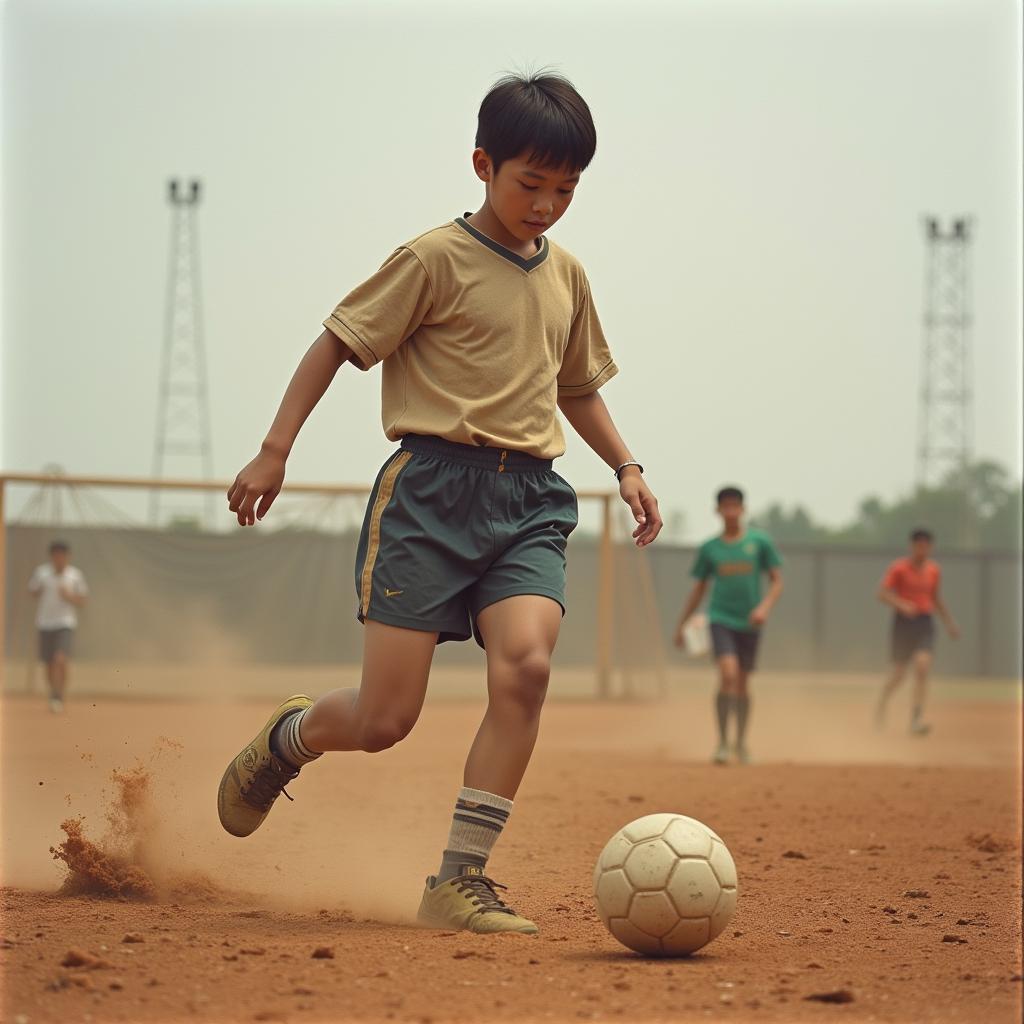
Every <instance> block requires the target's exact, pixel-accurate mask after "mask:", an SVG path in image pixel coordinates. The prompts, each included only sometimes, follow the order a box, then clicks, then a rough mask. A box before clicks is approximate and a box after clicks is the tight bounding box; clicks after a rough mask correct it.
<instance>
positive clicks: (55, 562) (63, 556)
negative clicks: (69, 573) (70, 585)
mask: <svg viewBox="0 0 1024 1024" xmlns="http://www.w3.org/2000/svg"><path fill="white" fill-rule="evenodd" d="M50 564H51V565H52V566H53V568H54V570H55V571H56V572H63V571H64V570H65V569H66V568H67V565H68V553H67V551H65V550H64V549H63V548H57V549H56V550H54V551H51V552H50Z"/></svg>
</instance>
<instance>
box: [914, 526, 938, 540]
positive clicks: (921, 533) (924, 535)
mask: <svg viewBox="0 0 1024 1024" xmlns="http://www.w3.org/2000/svg"><path fill="white" fill-rule="evenodd" d="M910 539H911V540H912V541H913V540H926V541H928V542H929V543H931V542H932V541H934V540H935V534H933V533H932V531H931V530H929V529H926V528H925V527H923V526H918V527H916V528H915V529H913V530H911V531H910Z"/></svg>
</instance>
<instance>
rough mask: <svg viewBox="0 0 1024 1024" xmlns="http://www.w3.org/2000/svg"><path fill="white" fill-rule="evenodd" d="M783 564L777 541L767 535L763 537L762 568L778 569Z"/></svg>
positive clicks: (764, 569)
mask: <svg viewBox="0 0 1024 1024" xmlns="http://www.w3.org/2000/svg"><path fill="white" fill-rule="evenodd" d="M780 565H782V556H781V555H780V554H779V549H778V548H777V547H776V546H775V541H773V540H772V539H771V537H769V536H767V535H765V536H764V537H762V538H761V569H762V570H763V571H764V572H768V570H769V569H778V568H779V566H780Z"/></svg>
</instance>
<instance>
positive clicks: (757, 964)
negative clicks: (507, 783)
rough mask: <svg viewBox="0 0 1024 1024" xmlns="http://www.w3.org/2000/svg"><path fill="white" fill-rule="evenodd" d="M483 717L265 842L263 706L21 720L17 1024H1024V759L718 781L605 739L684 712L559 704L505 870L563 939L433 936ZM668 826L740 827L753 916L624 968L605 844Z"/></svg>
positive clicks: (332, 794)
mask: <svg viewBox="0 0 1024 1024" xmlns="http://www.w3.org/2000/svg"><path fill="white" fill-rule="evenodd" d="M478 710H479V709H478V708H477V707H475V706H474V707H468V706H465V705H453V706H441V707H436V708H434V709H431V710H430V711H428V713H427V715H426V716H425V720H424V722H423V723H421V727H420V729H419V730H417V732H416V733H414V735H413V738H412V739H410V741H408V742H407V743H406V744H403V745H402V746H400V747H398V748H396V749H395V750H393V751H390V752H388V753H386V754H384V755H381V756H380V757H376V758H371V757H366V756H347V757H336V758H334V759H328V758H325V759H324V761H323V762H321V763H318V764H316V765H313V766H311V768H310V769H309V770H307V771H306V772H305V773H304V774H303V777H302V779H300V780H298V781H297V782H296V784H295V786H294V788H293V790H292V793H293V795H294V796H295V798H296V802H295V803H294V804H289V803H287V802H285V801H282V803H283V806H279V807H275V810H274V813H273V814H272V815H271V818H270V819H269V820H268V822H267V823H266V825H265V826H264V828H263V829H261V830H260V832H259V833H258V834H257V835H256V836H254V837H252V838H251V839H250V840H244V841H242V840H235V839H233V838H231V837H228V836H225V835H223V834H222V833H220V832H219V831H218V828H217V824H216V818H215V809H214V794H215V790H216V783H217V780H218V778H219V774H220V771H221V770H222V768H223V762H225V761H226V759H227V756H229V755H230V753H231V752H232V749H231V748H233V747H237V746H240V745H241V743H242V742H244V740H245V739H247V738H248V736H249V734H250V733H251V732H254V731H255V729H256V728H257V727H258V726H259V724H260V722H261V721H262V718H263V715H264V714H265V709H264V708H263V707H262V705H243V706H240V707H231V708H225V707H221V706H208V707H198V706H196V705H174V704H168V703H160V704H156V703H148V704H147V703H145V702H139V703H137V704H119V705H114V704H111V705H101V706H100V707H98V708H80V709H79V710H78V711H77V712H76V710H75V709H74V707H72V709H71V713H69V714H68V716H66V718H65V719H63V720H61V721H59V722H53V721H51V720H50V719H48V718H46V717H45V712H43V711H42V710H41V709H39V708H38V707H37V706H36V705H34V704H32V705H30V704H29V702H27V701H11V700H7V701H5V704H4V739H5V743H4V761H3V767H4V780H3V795H4V827H3V836H4V847H3V851H4V882H5V886H6V887H5V888H4V889H3V892H2V909H3V918H2V928H0V932H2V939H0V946H2V954H0V955H2V958H3V981H4V990H3V1002H2V1019H3V1020H4V1021H5V1022H8V1024H15V1022H17V1024H44V1022H49V1021H54V1022H57V1021H59V1022H61V1024H64V1022H67V1021H89V1022H104V1021H132V1022H134V1021H139V1022H143V1021H154V1022H155V1021H160V1022H170V1021H186V1020H187V1021H209V1022H218V1024H219V1022H223V1024H232V1022H236V1021H239V1022H241V1021H246V1022H248V1021H288V1022H310V1024H313V1022H328V1021H385V1020H389V1021H422V1022H433V1024H444V1022H459V1024H475V1022H480V1021H491V1020H494V1021H517V1022H523V1021H578V1020H611V1021H689V1020H694V1019H698V1018H699V1019H712V1020H722V1021H737V1022H738V1021H797V1022H804V1021H833V1020H835V1021H868V1020H873V1021H908V1022H909V1021H915V1022H917V1021H921V1022H930V1021H953V1020H957V1021H982V1020H983V1021H985V1022H986V1024H1001V1022H1006V1024H1010V1022H1016V1021H1019V1020H1020V1014H1021V988H1022V986H1021V975H1020V969H1021V968H1020V960H1021V949H1020V925H1021V914H1020V909H1021V890H1020V842H1019V825H1020V816H1019V810H1020V789H1019V769H1018V765H1017V764H1016V763H1007V764H1002V765H999V766H990V767H980V766H964V765H960V766H954V765H916V766H899V765H870V764H868V765H863V764H862V765H856V766H854V765H841V764H839V765H836V764H830V765H800V764H786V763H771V764H762V765H755V766H753V767H750V768H738V767H729V768H724V769H723V768H715V767H712V766H710V765H707V764H704V763H695V762H694V761H690V762H687V761H685V760H682V759H681V758H677V757H674V756H669V755H667V754H664V753H658V754H648V753H644V750H643V747H644V744H643V743H634V744H633V745H632V746H633V747H634V749H631V750H629V749H621V750H617V751H616V752H615V753H614V754H609V753H607V752H601V751H594V750H588V749H586V748H587V747H588V746H590V745H591V743H592V738H588V736H590V737H592V736H593V735H596V734H600V730H601V728H610V727H612V726H613V725H614V723H615V722H616V721H617V722H618V723H619V725H620V726H621V728H622V729H624V730H626V731H627V732H629V730H631V729H632V730H636V729H637V728H638V725H639V723H640V720H641V718H643V717H644V716H648V717H649V716H650V715H652V714H657V715H665V714H669V713H674V712H673V711H672V709H671V708H668V709H661V710H658V709H655V710H654V711H651V710H641V711H637V710H635V709H629V708H625V709H624V708H623V707H622V706H615V705H604V706H594V705H589V706H583V705H574V704H564V705H553V706H552V707H551V708H549V710H548V713H547V714H548V719H547V721H546V726H545V730H546V731H545V735H544V736H543V737H542V742H541V746H540V749H539V752H538V755H537V758H536V760H535V763H534V765H533V766H532V768H531V771H530V774H529V776H528V780H527V783H526V784H525V785H524V787H523V790H522V792H521V794H520V798H519V800H518V801H517V804H516V808H515V812H514V814H513V818H512V823H511V825H510V827H509V830H508V833H507V834H506V835H505V836H504V837H503V839H502V842H501V845H500V846H499V848H498V851H497V852H496V854H495V857H494V859H493V861H492V868H493V871H494V873H495V875H496V876H497V877H498V878H499V880H501V881H502V882H504V883H506V884H508V885H509V886H510V893H509V898H510V901H511V902H513V904H514V905H515V906H516V907H517V908H518V909H520V910H521V911H522V912H524V913H526V914H528V915H529V916H530V917H532V918H534V919H535V920H536V921H537V923H538V924H539V925H540V928H541V934H540V936H539V937H537V938H527V937H520V936H510V937H497V938H495V937H476V936H471V935H467V934H465V933H451V932H436V931H426V930H420V929H417V928H415V927H413V926H411V924H410V923H409V922H410V919H411V916H412V914H413V913H414V911H415V905H416V899H417V896H418V891H419V887H420V885H421V884H422V876H423V875H425V874H426V873H427V872H428V871H432V870H433V868H434V863H433V862H434V860H435V859H436V854H437V852H438V851H439V849H440V845H441V844H442V843H443V839H444V833H445V829H446V822H447V816H448V813H449V810H450V804H451V802H452V798H453V797H454V791H453V789H452V784H453V783H452V780H453V779H454V780H455V784H456V785H457V783H458V765H459V762H460V760H461V757H462V753H463V751H464V749H465V747H466V745H467V743H468V740H469V735H470V733H469V729H470V728H471V725H472V722H473V720H474V719H475V717H476V716H477V714H478ZM976 710H977V709H976ZM979 714H980V715H981V720H983V719H984V715H985V714H991V715H992V716H996V715H999V716H1004V718H1005V716H1006V715H1007V714H1009V715H1016V714H1017V709H1016V708H1015V707H1008V706H1006V705H995V704H993V705H992V706H991V708H990V709H989V711H987V712H979ZM631 716H632V717H631ZM637 716H639V717H637ZM976 717H977V716H976ZM1000 721H1001V722H1002V721H1003V719H1000ZM994 722H995V719H993V723H994ZM581 723H582V724H581ZM1004 724H1005V723H1004ZM583 727H586V730H589V731H588V732H587V733H586V734H581V733H579V732H578V730H579V729H580V728H583ZM160 735H163V736H165V737H170V738H171V740H173V741H174V743H175V744H177V743H178V742H179V741H180V742H181V743H182V744H183V745H184V746H183V749H182V750H176V749H173V745H172V744H168V743H167V742H166V741H164V742H163V744H162V745H161V744H158V742H157V738H158V737H159V736H160ZM452 737H456V740H455V742H453V741H452ZM690 754H691V756H693V757H695V756H696V752H695V751H691V752H690ZM115 768H116V769H118V771H119V772H120V775H119V776H118V777H117V778H112V776H111V772H112V771H113V769H115ZM661 810H674V811H679V812H681V813H685V814H688V815H691V816H693V817H696V818H699V819H700V820H702V821H705V822H707V823H708V824H709V825H711V827H713V828H714V829H715V830H716V831H717V832H718V833H719V834H720V835H721V836H722V837H723V839H724V840H725V841H726V843H727V844H728V845H729V847H730V849H731V851H732V853H733V856H734V858H735V860H736V863H737V866H738V869H739V874H740V899H739V905H738V909H737V912H736V915H735V917H734V919H733V921H732V923H731V924H730V926H729V927H728V928H727V930H726V931H725V933H723V935H722V936H721V937H719V938H718V939H717V940H716V941H715V942H713V943H712V944H711V945H709V946H708V947H706V948H705V949H704V950H703V951H701V952H700V953H699V954H697V955H696V956H693V957H691V958H689V959H686V960H674V961H673V960H649V959H644V958H642V957H640V956H637V955H635V954H632V953H630V952H628V951H626V950H624V949H623V948H622V947H620V946H619V945H618V944H617V943H616V942H615V941H614V940H613V939H612V938H611V937H610V936H609V935H608V934H607V933H606V932H605V931H604V929H603V927H602V925H601V923H600V921H599V920H598V919H597V918H596V915H595V913H594V908H593V903H592V898H591V893H590V877H591V871H592V868H593V864H594V860H595V858H596V855H597V853H598V852H599V850H600V849H601V847H602V846H603V844H604V842H605V840H606V839H607V838H608V837H609V836H610V835H611V834H612V833H613V832H614V831H615V830H616V829H618V828H619V827H620V826H621V825H623V824H624V823H625V822H627V821H629V820H632V819H633V818H636V817H639V816H640V815H642V814H646V813H650V812H653V811H661ZM62 821H64V822H66V824H65V832H64V833H63V834H62V833H61V831H60V824H61V822H62ZM62 842H63V846H62V845H61V844H62ZM50 847H53V849H54V851H55V852H56V856H57V857H58V860H56V861H55V860H54V859H53V857H54V853H51V852H49V848H50Z"/></svg>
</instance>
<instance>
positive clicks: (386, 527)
mask: <svg viewBox="0 0 1024 1024" xmlns="http://www.w3.org/2000/svg"><path fill="white" fill-rule="evenodd" d="M576 521H577V507H576V492H575V491H574V490H573V489H572V488H571V487H570V486H569V484H567V483H566V482H565V481H564V480H563V479H562V478H561V477H560V476H559V475H558V474H557V473H556V472H554V470H552V468H551V462H550V460H546V459H537V458H534V457H533V456H531V455H525V454H523V453H522V452H515V451H511V450H509V451H503V450H502V449H500V448H485V447H482V446H477V445H464V444H455V443H454V442H452V441H445V440H442V439H441V438H437V437H420V436H417V435H409V436H406V437H404V438H403V439H402V447H401V448H400V449H399V450H398V451H397V452H395V454H394V455H392V456H391V458H389V459H388V460H387V462H385V463H384V465H383V467H382V468H381V471H380V473H378V475H377V480H376V481H375V483H374V485H373V491H372V492H371V494H370V500H369V503H368V505H367V508H366V517H365V519H364V520H363V529H362V532H361V533H360V535H359V547H358V551H357V554H356V594H357V596H358V600H359V612H358V615H359V621H360V622H365V621H366V620H367V619H371V620H372V621H374V622H384V623H387V624H388V625H392V626H402V627H405V628H407V629H420V630H425V631H428V632H435V631H436V632H437V633H438V634H439V636H438V643H441V642H443V641H445V640H468V639H469V638H470V636H473V635H474V634H475V635H476V638H477V642H478V643H480V645H481V646H483V641H482V640H481V638H480V633H479V630H477V628H476V617H477V616H478V615H479V614H480V612H481V611H482V610H483V609H484V608H486V607H487V606H488V605H491V604H494V603H495V602H496V601H501V600H502V599H504V598H506V597H513V596H515V595H517V594H539V595H542V596H544V597H550V598H551V599H552V600H553V601H557V602H558V603H559V604H560V605H561V606H562V610H563V612H564V610H565V548H566V542H567V540H568V538H569V534H570V533H572V531H573V529H574V528H575V526H576Z"/></svg>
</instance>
